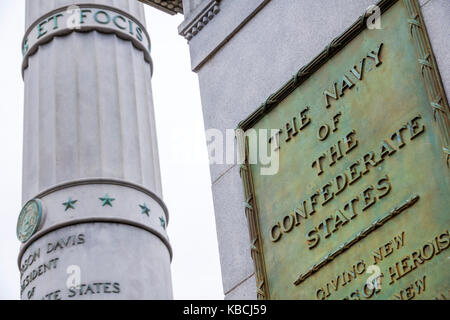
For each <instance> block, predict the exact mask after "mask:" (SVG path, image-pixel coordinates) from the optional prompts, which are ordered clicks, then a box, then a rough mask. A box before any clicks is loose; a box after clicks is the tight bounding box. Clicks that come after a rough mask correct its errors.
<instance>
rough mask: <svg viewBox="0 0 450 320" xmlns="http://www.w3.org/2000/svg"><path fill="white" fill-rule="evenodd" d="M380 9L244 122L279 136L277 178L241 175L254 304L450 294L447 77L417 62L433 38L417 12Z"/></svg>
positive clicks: (255, 167)
mask: <svg viewBox="0 0 450 320" xmlns="http://www.w3.org/2000/svg"><path fill="white" fill-rule="evenodd" d="M380 6H381V8H382V11H383V22H384V23H383V24H384V26H383V30H381V31H380V30H367V29H364V30H359V31H358V32H356V31H355V30H358V28H360V24H355V25H354V26H352V28H353V29H351V31H347V32H346V33H344V34H343V35H342V36H341V37H340V38H338V39H336V40H334V41H333V42H332V44H330V46H329V47H327V49H326V50H325V51H324V52H322V53H321V54H320V55H319V56H318V58H316V59H315V60H313V61H312V62H311V63H310V64H309V65H307V66H305V67H303V68H302V69H300V71H299V72H298V73H297V74H296V75H295V76H294V77H293V78H292V80H291V81H290V82H288V83H287V84H286V85H285V86H283V87H282V88H281V89H280V90H279V91H278V92H276V93H274V94H273V95H271V96H270V99H269V100H268V101H270V107H269V108H268V107H267V105H268V104H269V102H268V103H266V104H264V105H263V107H264V109H261V108H263V107H261V108H260V109H258V110H257V111H256V112H255V113H253V114H252V115H250V117H249V118H248V119H246V120H244V121H242V122H241V125H240V127H241V128H242V129H244V131H245V130H247V129H250V128H251V129H256V130H258V129H261V130H273V131H272V132H275V134H274V135H272V136H271V137H270V139H269V143H270V144H272V146H271V148H270V149H271V150H276V152H278V153H279V171H278V173H277V174H275V175H272V176H270V175H261V174H260V169H261V167H262V166H264V164H260V163H257V164H249V163H248V162H246V163H245V165H244V166H243V167H242V168H241V176H242V177H243V181H244V190H245V199H246V214H247V218H248V220H249V221H248V222H249V231H250V239H251V248H252V257H253V261H254V262H255V270H256V278H257V284H258V297H259V298H260V299H267V298H270V299H401V300H404V299H433V298H435V297H440V296H444V295H446V294H448V292H449V290H450V274H449V273H448V271H447V270H449V268H448V261H447V260H448V259H446V257H445V255H444V254H441V253H442V252H444V251H445V250H446V249H447V248H448V247H449V244H450V240H449V236H448V228H449V227H450V217H449V216H448V208H449V206H450V198H449V197H448V196H447V195H448V193H449V192H450V179H449V178H450V170H449V168H448V166H447V163H446V161H445V159H444V157H443V154H442V150H443V147H442V139H441V134H443V133H442V132H444V134H445V132H446V131H445V130H448V128H446V127H443V124H444V126H445V121H443V120H442V121H441V120H439V119H438V116H439V115H441V114H440V113H439V114H437V111H436V109H435V108H434V107H433V106H434V103H435V102H434V100H435V96H433V97H432V96H430V95H429V92H431V91H430V90H431V89H429V88H428V86H430V85H432V83H435V82H432V83H431V84H430V82H431V80H430V79H434V80H433V81H439V77H438V75H436V74H432V73H430V74H428V73H427V72H428V71H429V70H430V68H431V69H432V70H434V71H433V72H435V71H436V72H437V67H436V66H435V65H433V64H432V63H434V62H433V61H431V60H432V59H431V58H430V57H431V55H428V56H427V57H426V58H425V59H428V61H427V63H425V62H424V58H423V56H422V55H421V54H420V56H419V57H418V56H417V54H418V53H417V48H418V45H417V42H416V40H417V39H415V37H416V36H419V35H420V37H421V38H420V39H419V40H417V41H419V49H420V48H421V47H420V46H423V45H424V43H425V42H426V41H427V40H426V35H424V34H422V33H421V32H424V28H416V27H415V26H416V24H414V25H413V26H411V23H408V21H412V20H411V19H413V20H414V19H415V20H414V21H417V23H418V24H419V25H420V23H423V22H421V21H419V20H420V19H421V18H420V12H417V10H419V9H418V4H417V2H416V1H410V0H404V1H382V3H381V4H380ZM412 12H414V14H412ZM412 31H414V32H416V31H417V32H418V33H414V32H412ZM352 32H353V35H352ZM419 33H420V34H419ZM350 35H352V36H350ZM341 43H345V44H346V45H345V46H341V47H340V49H339V50H338V51H336V52H331V49H330V48H332V47H333V46H335V45H336V44H341ZM321 59H322V60H321ZM310 70H314V71H310ZM301 77H304V78H301ZM433 77H435V78H433ZM299 79H300V80H299ZM433 90H434V89H433ZM441 96H442V95H441ZM277 97H279V98H277ZM433 99H434V100H433ZM441 103H442V101H441ZM445 107H446V108H448V107H447V105H446V106H445ZM262 119H263V121H260V120H262ZM274 128H275V130H274ZM274 144H275V145H274ZM274 147H275V148H274ZM444 149H445V148H444ZM241 150H246V148H241ZM265 151H266V150H263V152H265ZM247 156H248V155H247ZM246 159H248V157H247V158H246ZM429 261H433V263H430V262H429ZM423 265H424V266H426V267H422V266H423ZM443 270H444V271H443Z"/></svg>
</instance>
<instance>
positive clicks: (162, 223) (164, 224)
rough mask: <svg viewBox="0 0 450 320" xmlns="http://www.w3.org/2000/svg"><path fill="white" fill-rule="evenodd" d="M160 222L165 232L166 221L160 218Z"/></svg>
mask: <svg viewBox="0 0 450 320" xmlns="http://www.w3.org/2000/svg"><path fill="white" fill-rule="evenodd" d="M159 222H161V227H163V228H164V230H166V220H164V218H163V217H159Z"/></svg>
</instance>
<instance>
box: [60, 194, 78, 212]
mask: <svg viewBox="0 0 450 320" xmlns="http://www.w3.org/2000/svg"><path fill="white" fill-rule="evenodd" d="M77 201H78V200H72V199H71V198H70V197H69V200H67V201H66V202H64V203H63V204H62V205H63V206H65V207H66V209H65V210H64V211H67V210H69V209H75V203H76V202H77Z"/></svg>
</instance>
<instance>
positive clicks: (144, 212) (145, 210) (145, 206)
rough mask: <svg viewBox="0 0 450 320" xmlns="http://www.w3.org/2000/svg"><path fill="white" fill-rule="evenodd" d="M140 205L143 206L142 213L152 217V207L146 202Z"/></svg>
mask: <svg viewBox="0 0 450 320" xmlns="http://www.w3.org/2000/svg"><path fill="white" fill-rule="evenodd" d="M139 207H141V209H142V212H141V214H146V215H147V217H150V209H149V208H147V205H146V204H145V203H144V205H142V204H140V205H139Z"/></svg>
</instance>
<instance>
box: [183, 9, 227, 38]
mask: <svg viewBox="0 0 450 320" xmlns="http://www.w3.org/2000/svg"><path fill="white" fill-rule="evenodd" d="M219 12H220V0H208V1H204V2H203V3H202V4H201V5H199V6H198V7H197V8H196V9H195V10H194V11H193V12H191V14H190V16H189V17H187V19H186V20H185V21H183V23H182V24H181V25H180V26H179V27H178V33H179V34H180V35H181V36H183V37H184V38H185V39H186V40H188V41H189V40H191V39H192V38H193V37H194V36H196V35H197V34H198V33H199V32H200V31H201V30H202V29H203V28H204V27H205V26H206V25H207V24H208V23H209V22H210V21H211V20H212V19H214V17H215V16H216V15H217V14H218V13H219Z"/></svg>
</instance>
